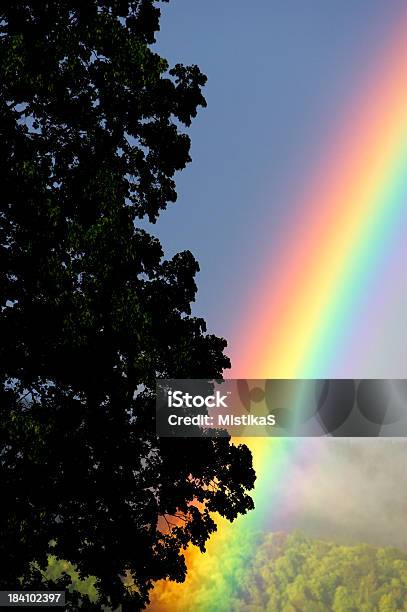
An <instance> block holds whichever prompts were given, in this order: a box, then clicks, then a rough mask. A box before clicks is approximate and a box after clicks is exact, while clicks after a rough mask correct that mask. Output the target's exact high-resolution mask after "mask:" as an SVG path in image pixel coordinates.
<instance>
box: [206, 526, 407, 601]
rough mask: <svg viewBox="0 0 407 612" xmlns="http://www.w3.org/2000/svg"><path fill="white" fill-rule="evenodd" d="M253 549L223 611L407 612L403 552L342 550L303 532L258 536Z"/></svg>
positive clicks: (405, 557) (364, 546) (406, 566)
mask: <svg viewBox="0 0 407 612" xmlns="http://www.w3.org/2000/svg"><path fill="white" fill-rule="evenodd" d="M251 547H252V550H253V554H252V555H251V557H248V560H247V563H246V565H245V569H244V571H243V572H241V574H240V576H239V581H238V587H237V588H236V590H235V593H234V596H233V598H232V600H231V601H229V602H228V603H227V607H225V608H224V609H225V610H226V609H227V610H239V611H241V612H263V611H264V610H267V611H268V612H331V611H333V612H396V611H401V610H407V604H406V602H407V554H405V553H403V552H402V551H400V550H397V549H395V548H375V547H374V546H369V545H367V544H356V545H353V546H343V545H339V544H336V543H333V542H328V541H323V540H315V539H311V538H308V537H306V536H305V535H304V534H302V533H301V532H295V533H292V534H286V533H269V534H258V535H257V537H256V538H254V537H253V536H252V544H251ZM216 609H218V610H219V609H222V608H221V607H218V608H216Z"/></svg>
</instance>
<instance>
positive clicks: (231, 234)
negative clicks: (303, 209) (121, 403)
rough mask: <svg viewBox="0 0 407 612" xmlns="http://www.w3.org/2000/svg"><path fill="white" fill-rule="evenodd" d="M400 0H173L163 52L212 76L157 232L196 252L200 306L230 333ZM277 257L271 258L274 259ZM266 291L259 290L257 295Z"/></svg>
mask: <svg viewBox="0 0 407 612" xmlns="http://www.w3.org/2000/svg"><path fill="white" fill-rule="evenodd" d="M403 6H404V7H405V4H404V1H403V0H392V2H388V0H357V1H356V0H352V1H351V0H349V1H348V2H345V1H344V0H311V1H307V2H303V1H301V0H255V1H254V2H251V3H248V2H243V1H242V0H233V1H232V0H223V1H222V2H220V1H215V0H212V1H209V2H208V1H206V2H204V1H203V0H170V2H169V3H168V4H163V5H162V19H161V31H160V33H159V34H158V36H157V50H158V51H159V52H160V53H161V54H162V55H163V56H164V57H166V58H167V59H168V60H169V62H170V64H174V63H176V62H182V63H185V64H192V63H196V64H198V65H199V66H200V68H201V70H202V71H203V72H204V73H205V74H206V75H207V76H208V83H207V86H206V87H205V96H206V99H207V102H208V107H207V108H206V109H201V110H200V112H199V116H198V118H197V119H196V120H195V122H194V123H193V126H192V128H191V129H190V130H189V134H190V136H191V138H192V150H191V151H192V158H193V161H192V163H191V164H190V165H189V166H188V168H187V169H186V170H184V171H183V172H182V173H180V174H179V175H178V177H177V190H178V194H179V197H178V201H177V203H176V204H174V205H170V206H169V207H168V209H167V210H166V211H165V212H163V213H162V215H161V217H160V219H159V221H158V222H157V224H156V225H155V226H154V227H152V228H151V231H152V232H153V233H154V234H156V235H158V236H159V238H160V239H161V241H162V243H163V246H164V249H165V252H166V255H171V254H173V253H174V252H176V251H180V250H184V249H190V250H191V251H192V252H193V254H194V255H195V257H196V258H197V259H198V261H199V264H200V267H201V272H200V273H199V275H198V278H197V281H198V297H197V303H196V305H195V309H194V310H195V312H196V313H197V314H199V315H202V316H204V318H205V319H206V320H207V322H208V327H209V329H210V330H211V331H214V332H215V333H217V334H218V335H222V336H225V337H226V338H228V337H230V335H231V334H232V330H233V326H234V325H235V324H236V322H238V321H239V320H241V319H242V317H243V312H242V309H243V308H244V295H245V294H246V293H247V292H250V291H252V290H253V282H254V281H253V279H254V277H255V276H256V275H258V274H259V272H261V273H263V274H265V273H267V265H265V264H267V262H265V258H266V253H267V251H268V247H269V245H270V244H271V243H273V241H275V240H276V237H277V236H278V232H279V229H281V227H282V225H283V224H284V222H285V220H286V219H288V218H289V216H290V214H292V212H293V207H295V206H296V205H297V204H296V202H293V201H292V195H293V192H294V189H296V190H297V191H298V184H301V181H302V180H303V179H304V177H306V176H307V174H308V173H309V171H310V170H312V167H313V164H314V163H315V156H316V155H317V152H318V151H319V148H320V147H323V143H324V142H325V141H326V140H327V138H328V137H329V133H330V129H331V126H332V124H333V123H334V122H335V119H336V118H337V117H338V116H340V113H341V110H342V109H343V107H344V105H345V104H346V101H347V99H348V97H350V96H351V95H352V93H353V91H352V88H354V86H355V84H357V82H358V79H359V78H361V77H362V75H363V72H364V68H365V66H366V64H367V62H368V61H369V60H370V59H371V56H372V53H376V52H379V49H380V45H381V44H382V41H383V40H385V39H386V33H387V32H388V31H390V30H389V28H391V27H392V26H394V23H395V21H396V20H397V16H398V14H399V13H400V10H401V8H402V7H403ZM271 265H272V262H270V266H271ZM259 299H261V294H259Z"/></svg>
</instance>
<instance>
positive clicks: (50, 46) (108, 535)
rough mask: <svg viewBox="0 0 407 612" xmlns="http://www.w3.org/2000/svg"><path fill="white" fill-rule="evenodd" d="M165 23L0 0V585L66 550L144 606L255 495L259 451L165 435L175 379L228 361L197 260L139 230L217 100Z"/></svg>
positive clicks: (68, 5)
mask: <svg viewBox="0 0 407 612" xmlns="http://www.w3.org/2000/svg"><path fill="white" fill-rule="evenodd" d="M159 17H160V10H159V7H158V6H157V3H154V2H153V1H152V0H135V1H132V2H127V1H120V0H76V1H75V0H55V1H53V2H39V3H37V2H33V1H25V2H21V1H17V0H16V1H9V0H5V1H4V2H2V3H1V5H0V137H1V138H0V167H1V171H2V191H1V205H0V305H1V309H0V310H1V311H0V337H1V340H2V341H1V345H0V449H1V456H0V487H1V499H2V512H1V515H0V550H1V555H2V558H3V559H7V563H6V564H5V565H4V567H3V570H2V573H1V576H0V587H1V588H11V587H16V586H17V585H18V584H22V585H23V586H25V587H31V588H34V587H35V586H38V585H40V584H42V581H43V580H44V575H43V573H42V572H41V571H40V568H44V567H45V566H46V563H47V558H48V555H49V554H50V553H52V555H54V558H55V559H61V560H64V561H66V562H69V563H72V564H74V565H75V567H76V569H77V572H78V576H79V577H82V578H85V577H86V576H95V577H96V581H97V582H96V586H97V589H98V593H99V595H100V599H99V601H98V604H97V605H96V607H97V609H100V606H101V605H102V604H106V605H111V606H116V605H118V604H119V603H122V604H124V605H126V602H130V605H131V609H133V610H134V609H137V608H138V607H142V606H143V605H144V604H145V603H146V602H147V601H148V592H149V590H150V588H151V586H152V584H153V582H154V581H155V580H158V579H161V578H169V579H171V580H178V581H181V580H183V579H184V576H185V572H186V567H185V563H184V558H183V555H182V550H183V548H185V547H186V546H187V545H188V544H189V543H193V544H195V545H197V546H199V547H200V548H201V549H202V550H204V547H205V541H206V540H207V538H208V536H209V534H210V533H211V532H213V531H214V530H215V523H214V521H213V518H212V516H211V513H213V512H219V513H220V514H222V515H223V516H225V517H227V518H228V519H230V520H233V519H234V518H235V517H236V516H237V515H238V514H239V513H245V512H246V511H248V510H249V509H251V508H252V507H253V502H252V500H251V498H250V496H249V495H248V491H249V490H250V489H251V488H252V487H253V483H254V478H255V475H254V471H253V469H252V465H251V455H250V452H249V450H248V449H247V447H246V446H244V445H239V446H234V445H233V444H231V442H230V440H229V439H227V438H219V439H194V440H188V439H179V440H164V439H161V440H160V439H158V438H157V437H156V435H155V429H154V410H155V408H154V393H155V380H156V378H157V377H165V378H220V377H221V376H222V373H223V370H224V369H225V368H227V367H229V365H230V364H229V360H228V358H227V357H226V356H225V354H224V349H225V346H226V342H225V341H224V340H223V339H222V338H218V337H216V336H214V335H211V334H208V333H207V332H206V325H205V322H204V321H203V320H202V319H201V318H197V317H194V316H192V314H191V302H192V301H193V300H194V297H195V292H196V285H195V280H194V279H195V274H196V272H197V271H198V264H197V262H196V261H195V259H194V258H193V256H192V254H191V253H190V252H187V251H186V252H182V253H178V254H177V255H175V256H174V257H173V258H172V259H170V260H165V259H164V256H163V251H162V248H161V245H160V243H159V241H158V240H157V239H156V238H154V237H152V236H151V235H149V234H148V233H147V232H146V231H145V230H143V229H141V228H140V224H139V223H138V220H139V219H143V218H146V219H149V220H150V221H151V222H154V221H155V220H156V219H157V216H158V215H159V213H160V212H161V211H162V210H164V209H165V207H166V206H167V204H168V203H170V202H174V201H175V200H176V191H175V182H174V175H175V173H176V171H179V170H182V169H183V168H184V167H185V165H186V164H187V163H188V162H189V161H190V156H189V148H190V141H189V137H188V136H187V135H186V134H185V133H183V132H182V129H183V128H182V126H186V127H188V126H189V125H190V123H191V121H192V119H193V118H194V117H195V116H196V113H197V108H198V107H199V106H205V100H204V97H203V94H202V87H203V85H204V84H205V80H206V78H205V76H204V75H203V74H202V73H201V72H200V70H199V68H198V67H197V66H183V65H176V66H174V67H172V68H170V67H169V65H168V62H167V61H166V60H165V59H164V58H162V57H160V56H159V55H158V54H157V53H156V52H155V51H154V50H153V48H152V44H153V43H154V41H155V32H156V31H157V30H158V29H159ZM174 517H175V518H174ZM171 523H175V526H173V527H172V526H171ZM125 575H127V576H130V577H131V581H132V584H133V586H132V588H131V589H128V588H127V587H126V586H125V584H124V581H123V576H125ZM66 580H67V578H66V577H65V581H66ZM57 583H58V580H57V579H56V578H55V580H54V581H53V583H52V584H57ZM50 584H51V583H50ZM72 601H73V600H72ZM74 604H75V602H74V603H72V605H74ZM86 605H87V606H88V607H91V605H92V604H91V602H90V601H89V600H87V602H86Z"/></svg>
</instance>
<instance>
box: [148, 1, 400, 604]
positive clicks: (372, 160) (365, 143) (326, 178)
mask: <svg viewBox="0 0 407 612" xmlns="http://www.w3.org/2000/svg"><path fill="white" fill-rule="evenodd" d="M404 17H405V19H401V20H400V22H399V23H400V25H397V27H396V31H395V32H393V35H392V38H391V40H390V42H389V43H388V44H384V45H383V47H382V50H381V52H380V56H379V57H375V58H373V61H372V64H371V66H370V68H369V69H367V70H366V73H365V75H364V77H363V79H361V80H360V81H359V82H358V84H357V86H356V90H357V91H356V94H355V95H353V96H352V97H351V99H350V100H349V102H348V104H347V107H346V108H345V110H344V112H343V113H342V115H341V117H339V118H338V119H337V121H336V122H334V125H333V128H332V131H331V133H330V134H329V141H328V142H327V143H326V144H325V146H324V147H323V149H322V151H321V154H320V156H319V159H317V160H316V162H315V165H314V168H315V172H314V174H313V176H311V177H310V179H309V181H308V182H307V184H305V185H304V184H303V185H301V186H300V189H299V193H298V194H297V195H296V201H297V205H296V207H295V210H296V214H295V218H294V217H292V218H290V223H288V224H287V226H286V227H285V228H284V231H283V232H282V234H281V239H280V241H279V244H278V245H277V246H276V247H275V248H274V249H273V250H272V251H271V252H270V253H269V256H268V258H267V261H268V263H267V266H268V268H269V269H268V270H267V272H268V273H267V275H266V277H267V278H268V279H270V280H269V284H268V285H266V286H265V285H264V282H262V283H261V284H260V282H259V285H258V287H257V289H258V290H257V291H256V292H254V291H252V295H253V296H254V297H253V299H252V301H251V302H250V303H249V304H247V305H246V308H245V318H244V322H243V323H241V324H240V326H239V330H237V331H236V334H235V336H236V338H235V339H234V343H232V349H233V351H232V352H233V355H234V359H233V364H234V369H233V376H234V377H236V378H238V377H246V378H250V377H252V378H256V379H259V378H265V377H269V378H273V377H274V378H325V377H326V378H329V377H335V376H343V377H349V378H361V377H363V372H355V371H354V367H355V364H354V363H353V362H352V359H351V358H349V359H348V360H344V359H342V360H341V359H338V355H340V354H341V352H342V353H343V352H344V350H345V348H346V340H347V339H350V338H351V337H352V334H353V332H354V330H355V329H356V326H358V325H359V324H360V322H361V321H362V320H363V319H367V320H369V318H370V317H372V313H371V312H369V309H368V308H367V305H368V300H369V296H371V295H372V292H374V291H375V282H376V278H377V275H378V273H379V271H380V269H381V267H382V266H384V265H385V263H386V260H387V257H388V253H391V252H392V250H394V249H396V248H397V245H399V244H400V243H401V242H402V241H403V240H405V236H406V235H407V232H406V230H407V13H406V15H405V16H404ZM387 282H388V283H392V282H396V278H388V279H387ZM259 296H260V297H261V299H259ZM367 350H369V347H367ZM340 363H341V364H342V365H338V364H340ZM338 369H339V371H338ZM239 441H240V440H237V442H239ZM246 442H247V443H248V445H249V446H250V448H251V450H252V452H253V457H254V465H255V469H256V472H257V475H258V481H257V488H256V491H255V505H256V508H255V510H254V511H253V512H251V513H249V514H248V515H247V516H244V517H241V518H239V519H238V520H237V521H236V522H235V523H233V524H231V525H230V524H229V523H227V522H226V521H224V520H223V519H220V520H219V522H218V532H217V534H215V536H214V537H213V538H212V539H211V541H210V542H209V545H208V549H207V552H206V553H205V554H204V555H201V554H200V553H199V552H198V551H195V550H193V549H189V550H188V551H187V562H188V568H189V569H188V576H187V579H186V581H185V583H184V584H182V585H177V584H171V583H168V582H162V583H159V584H158V585H157V587H156V589H155V591H154V592H153V597H152V603H151V609H152V610H163V611H164V610H171V611H177V610H179V611H181V610H198V611H199V610H202V611H205V612H208V611H211V610H217V611H219V610H221V611H222V610H229V609H230V605H229V603H228V602H230V601H231V599H232V598H233V592H234V590H235V589H236V586H237V584H238V582H239V576H240V575H241V573H242V572H244V567H245V563H247V562H248V560H249V558H250V555H251V554H252V552H253V547H252V546H251V545H250V537H247V534H250V533H251V532H252V531H253V530H255V529H256V527H259V526H260V527H261V525H263V524H264V523H265V522H266V520H267V517H268V515H269V514H270V513H273V512H275V511H276V508H279V511H280V512H281V511H282V510H281V508H284V503H290V501H289V500H290V496H289V494H288V493H287V490H288V489H292V486H293V485H292V483H291V482H290V464H291V461H292V457H293V455H295V454H296V453H298V452H299V449H301V445H302V444H303V443H302V442H301V441H300V440H288V439H285V440H283V439H279V440H276V439H274V440H271V439H263V438H257V439H251V440H247V441H246ZM317 446H318V445H316V452H318V448H317ZM287 500H288V501H287Z"/></svg>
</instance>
